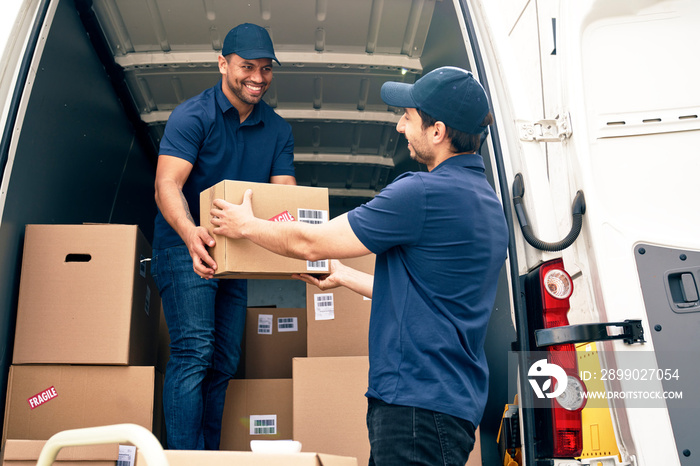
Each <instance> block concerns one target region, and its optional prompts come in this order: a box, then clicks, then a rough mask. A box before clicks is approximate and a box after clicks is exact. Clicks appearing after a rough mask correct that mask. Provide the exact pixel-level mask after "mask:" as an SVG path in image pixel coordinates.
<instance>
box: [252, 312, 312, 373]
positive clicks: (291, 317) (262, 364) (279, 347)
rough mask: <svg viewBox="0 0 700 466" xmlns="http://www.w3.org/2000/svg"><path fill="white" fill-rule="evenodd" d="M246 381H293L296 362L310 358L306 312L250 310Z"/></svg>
mask: <svg viewBox="0 0 700 466" xmlns="http://www.w3.org/2000/svg"><path fill="white" fill-rule="evenodd" d="M244 353H245V378H247V379H291V378H292V359H293V358H295V357H306V309H299V308H269V307H265V308H248V314H247V316H246V331H245V349H244Z"/></svg>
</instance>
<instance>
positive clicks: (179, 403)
mask: <svg viewBox="0 0 700 466" xmlns="http://www.w3.org/2000/svg"><path fill="white" fill-rule="evenodd" d="M273 60H274V61H277V63H279V61H278V60H277V58H276V57H275V51H274V48H273V46H272V40H271V39H270V36H269V34H268V33H267V31H266V30H265V29H264V28H262V27H260V26H257V25H255V24H249V23H246V24H241V25H239V26H236V27H235V28H233V29H232V30H231V31H230V32H229V33H228V34H227V35H226V38H225V40H224V45H223V48H222V50H221V55H220V56H219V58H218V64H219V71H220V72H221V76H222V79H221V81H219V82H218V83H217V84H216V85H215V86H214V87H212V88H210V89H207V90H206V91H204V92H202V93H201V94H199V95H197V96H195V97H192V98H191V99H189V100H187V101H185V102H183V103H182V104H180V105H179V106H178V107H177V108H175V110H173V112H172V114H171V115H170V118H169V119H168V122H167V125H166V127H165V132H164V134H163V138H162V140H161V143H160V150H159V157H158V167H157V169H156V181H155V198H156V203H157V205H158V214H157V216H156V220H155V231H154V238H153V263H152V270H153V275H154V277H155V280H156V283H157V285H158V288H159V291H160V296H161V299H162V302H163V311H164V314H165V319H166V322H167V324H168V331H169V333H170V360H169V361H168V366H167V370H166V375H165V387H164V392H163V404H164V408H165V422H166V429H167V434H168V438H167V441H168V447H169V448H171V449H190V450H193V449H211V450H215V449H218V448H219V440H220V434H221V417H222V412H223V407H224V397H225V394H226V388H227V386H228V382H229V380H230V379H231V378H232V377H233V375H234V373H235V372H236V369H237V367H238V362H239V359H240V354H241V338H242V336H243V331H244V326H245V315H246V305H247V282H246V281H245V280H230V279H227V280H218V279H214V278H213V275H214V272H215V271H216V267H217V264H216V263H215V261H214V260H213V259H212V257H211V256H210V255H209V253H208V252H207V246H209V247H211V246H214V243H215V241H214V238H212V237H211V236H210V235H209V233H208V232H207V230H206V229H205V228H204V227H201V226H199V193H200V192H201V191H203V190H204V189H207V188H209V187H210V186H212V185H214V184H216V183H218V182H219V181H221V180H223V179H229V180H241V181H254V182H261V183H264V182H270V183H280V184H296V181H295V177H294V166H293V157H294V155H293V152H294V140H293V138H292V130H291V126H290V125H289V124H288V123H287V122H286V121H284V120H283V119H282V118H281V117H280V116H279V115H277V114H276V113H275V112H274V111H273V110H272V108H270V107H269V106H268V105H267V104H266V103H265V102H263V101H262V97H263V95H264V94H265V91H267V89H268V87H269V86H270V82H271V80H272V61H273Z"/></svg>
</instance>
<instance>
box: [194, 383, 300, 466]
mask: <svg viewBox="0 0 700 466" xmlns="http://www.w3.org/2000/svg"><path fill="white" fill-rule="evenodd" d="M273 414H274V415H277V434H276V435H250V416H251V415H255V416H269V415H273ZM292 426H293V421H292V380H291V379H235V380H231V382H229V386H228V390H227V392H226V404H225V405H224V416H223V421H222V425H221V449H222V450H236V451H250V441H251V440H289V439H291V438H292ZM193 464H195V463H193ZM201 464H204V463H201Z"/></svg>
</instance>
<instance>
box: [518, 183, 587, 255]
mask: <svg viewBox="0 0 700 466" xmlns="http://www.w3.org/2000/svg"><path fill="white" fill-rule="evenodd" d="M524 193H525V183H524V182H523V177H522V175H521V174H520V173H518V174H517V175H515V180H513V204H514V206H515V213H516V214H517V216H518V222H519V223H520V229H521V230H522V232H523V237H524V238H525V241H527V242H528V243H529V244H530V245H531V246H532V247H534V248H537V249H539V250H541V251H548V252H556V251H561V250H563V249H566V248H568V247H569V246H571V245H572V244H573V243H574V241H576V238H577V237H578V235H579V233H581V225H582V224H583V214H585V213H586V200H585V199H584V197H583V191H579V192H577V193H576V196H575V197H574V202H573V204H572V205H571V211H572V218H571V230H570V231H569V234H568V235H566V237H565V238H564V239H562V240H561V241H557V242H556V243H547V242H545V241H542V240H540V239H539V238H537V237H536V236H535V234H534V233H533V231H532V227H531V226H530V222H529V220H528V218H527V212H526V211H525V205H524V204H523V194H524Z"/></svg>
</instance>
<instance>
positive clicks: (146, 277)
mask: <svg viewBox="0 0 700 466" xmlns="http://www.w3.org/2000/svg"><path fill="white" fill-rule="evenodd" d="M150 257H151V247H150V245H149V244H148V242H147V241H146V239H145V237H144V236H143V234H142V233H141V232H140V231H139V229H138V227H137V226H135V225H27V228H26V235H25V240H24V256H23V258H22V273H21V278H20V288H19V302H18V309H17V324H16V331H15V344H14V351H13V359H12V363H13V364H95V365H98V364H123V365H143V366H153V365H154V364H155V360H156V352H157V351H156V345H157V340H158V339H157V336H156V335H157V332H158V322H159V318H160V299H159V297H158V291H157V289H156V286H155V283H154V282H153V277H151V275H150V273H149V271H150V267H149V263H148V262H147V261H144V259H148V258H150Z"/></svg>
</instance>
